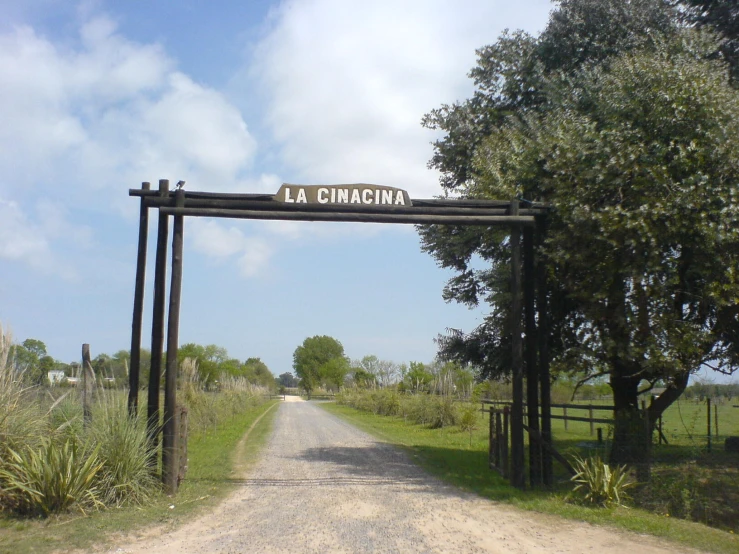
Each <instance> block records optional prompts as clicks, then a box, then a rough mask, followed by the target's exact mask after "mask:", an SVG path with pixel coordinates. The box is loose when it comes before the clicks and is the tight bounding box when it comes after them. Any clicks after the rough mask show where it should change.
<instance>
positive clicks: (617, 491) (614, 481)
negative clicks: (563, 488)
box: [571, 455, 633, 507]
mask: <svg viewBox="0 0 739 554" xmlns="http://www.w3.org/2000/svg"><path fill="white" fill-rule="evenodd" d="M572 461H573V467H574V469H575V475H574V476H573V477H572V479H571V481H572V482H573V483H575V487H574V488H573V489H572V492H573V494H574V495H575V496H576V497H577V498H578V500H579V501H580V502H582V503H584V504H590V505H595V506H603V507H610V506H620V505H622V503H623V501H624V500H625V499H626V489H627V488H629V487H630V486H632V484H633V483H630V482H629V481H628V473H627V469H626V466H625V465H623V466H615V467H613V468H612V467H611V466H609V465H608V464H607V463H605V462H604V461H603V460H602V459H601V458H600V456H598V455H596V456H592V457H589V458H582V457H580V456H574V457H573V458H572Z"/></svg>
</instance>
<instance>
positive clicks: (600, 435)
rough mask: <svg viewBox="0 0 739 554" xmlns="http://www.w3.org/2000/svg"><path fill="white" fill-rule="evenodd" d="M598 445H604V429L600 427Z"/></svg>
mask: <svg viewBox="0 0 739 554" xmlns="http://www.w3.org/2000/svg"><path fill="white" fill-rule="evenodd" d="M598 444H599V445H600V444H603V429H602V428H600V427H598Z"/></svg>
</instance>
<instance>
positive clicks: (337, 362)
mask: <svg viewBox="0 0 739 554" xmlns="http://www.w3.org/2000/svg"><path fill="white" fill-rule="evenodd" d="M293 369H295V374H296V375H297V376H298V378H299V379H300V385H301V386H302V387H303V388H304V389H305V390H306V392H308V394H310V393H311V392H312V391H313V390H314V389H315V388H316V387H317V386H319V385H320V384H321V382H322V381H323V380H324V379H327V380H328V381H329V382H330V383H332V384H335V385H336V386H337V387H340V386H341V384H342V383H343V382H344V377H346V375H347V373H348V372H349V369H350V368H349V363H348V360H346V356H345V355H344V347H343V346H342V344H341V343H340V342H339V341H338V340H336V339H335V338H333V337H329V336H326V335H316V336H314V337H309V338H307V339H305V340H304V341H303V344H301V345H300V346H298V347H297V348H296V349H295V352H293Z"/></svg>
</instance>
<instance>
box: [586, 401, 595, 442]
mask: <svg viewBox="0 0 739 554" xmlns="http://www.w3.org/2000/svg"><path fill="white" fill-rule="evenodd" d="M588 416H589V417H590V436H591V437H592V436H593V434H594V433H595V423H594V422H593V407H592V406H590V407H589V408H588Z"/></svg>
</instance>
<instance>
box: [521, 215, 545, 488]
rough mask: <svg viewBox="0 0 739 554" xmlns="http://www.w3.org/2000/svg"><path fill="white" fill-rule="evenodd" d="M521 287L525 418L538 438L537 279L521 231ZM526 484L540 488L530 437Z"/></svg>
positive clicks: (537, 455)
mask: <svg viewBox="0 0 739 554" xmlns="http://www.w3.org/2000/svg"><path fill="white" fill-rule="evenodd" d="M523 283H524V293H523V294H524V296H523V298H524V314H525V324H526V351H525V355H526V356H525V357H526V415H527V423H528V427H529V429H531V430H532V431H533V432H534V434H535V435H539V368H538V366H537V364H536V361H537V360H536V359H537V355H536V354H537V352H536V349H537V338H536V307H535V300H536V298H535V295H536V275H535V272H534V229H533V228H531V227H526V228H525V229H524V230H523ZM529 481H530V483H531V486H532V487H539V486H541V484H542V477H541V442H540V441H538V440H531V435H529Z"/></svg>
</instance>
